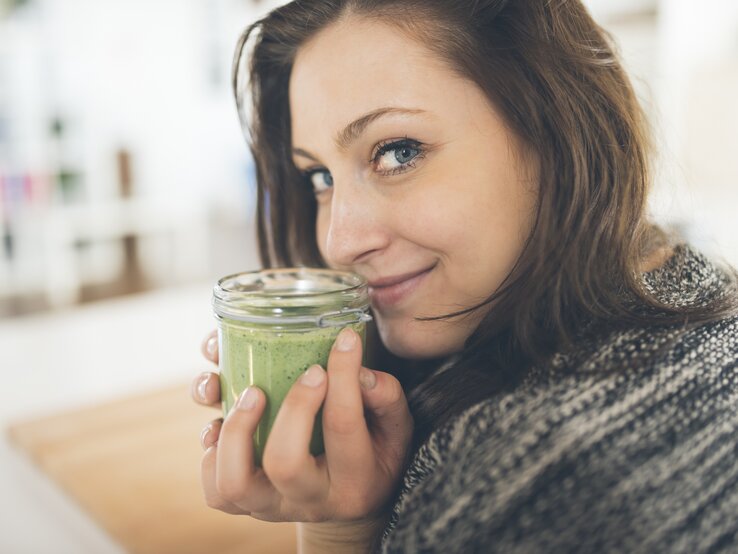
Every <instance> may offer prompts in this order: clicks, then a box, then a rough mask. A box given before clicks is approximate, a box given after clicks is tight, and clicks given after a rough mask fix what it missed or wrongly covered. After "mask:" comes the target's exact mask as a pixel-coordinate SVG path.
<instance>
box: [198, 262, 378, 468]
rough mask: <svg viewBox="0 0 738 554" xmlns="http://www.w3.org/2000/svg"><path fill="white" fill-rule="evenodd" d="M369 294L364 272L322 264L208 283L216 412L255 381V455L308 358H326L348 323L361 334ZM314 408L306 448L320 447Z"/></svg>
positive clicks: (366, 318)
mask: <svg viewBox="0 0 738 554" xmlns="http://www.w3.org/2000/svg"><path fill="white" fill-rule="evenodd" d="M368 309H369V296H368V289H367V283H366V280H365V279H364V278H363V277H361V276H360V275H357V274H355V273H348V272H343V271H334V270H329V269H309V268H287V269H268V270H263V271H253V272H248V273H239V274H236V275H230V276H228V277H224V278H222V279H220V280H219V281H218V282H217V284H216V285H215V287H214V289H213V310H214V312H215V318H216V320H217V322H218V348H219V369H220V390H221V399H222V402H223V415H224V416H226V415H227V414H228V412H229V411H230V410H231V408H232V407H233V405H234V404H235V402H236V400H237V399H238V397H239V395H240V394H241V392H243V391H244V390H245V389H246V388H247V387H249V386H251V385H255V386H257V387H259V388H260V389H261V390H262V391H264V393H265V395H266V398H267V403H266V408H265V410H264V414H263V415H262V417H261V420H260V422H259V426H258V428H257V430H256V433H255V434H254V454H255V456H254V459H255V462H256V463H257V465H260V464H261V457H262V453H263V450H264V445H265V444H266V439H267V437H268V435H269V431H270V429H271V428H272V425H273V423H274V420H275V418H276V416H277V412H278V411H279V407H280V405H281V404H282V401H283V400H284V397H285V396H286V395H287V392H288V391H289V389H290V387H291V386H292V385H293V384H294V382H295V381H296V380H297V378H298V377H299V376H300V375H301V374H302V373H303V372H304V371H305V370H306V369H307V368H308V367H310V366H311V365H313V364H320V365H321V366H322V367H323V368H325V367H326V365H327V363H328V354H329V353H330V350H331V348H332V346H333V342H334V341H335V339H336V336H337V335H338V333H339V331H340V330H341V329H342V328H343V327H345V326H347V325H350V326H351V327H353V329H354V330H355V331H356V332H358V333H359V334H360V336H361V337H362V342H363V341H364V340H365V336H366V334H365V328H366V322H367V321H369V320H371V316H370V315H369V314H368ZM321 413H322V410H321V411H320V412H318V414H317V416H316V419H315V425H314V427H313V436H312V438H311V441H310V452H311V454H313V455H318V454H320V453H322V452H323V430H322V424H321Z"/></svg>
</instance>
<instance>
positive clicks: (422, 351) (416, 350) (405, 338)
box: [377, 317, 465, 360]
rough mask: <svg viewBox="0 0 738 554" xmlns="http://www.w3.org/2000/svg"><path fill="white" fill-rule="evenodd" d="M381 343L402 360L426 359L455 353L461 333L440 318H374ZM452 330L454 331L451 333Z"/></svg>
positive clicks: (462, 344)
mask: <svg viewBox="0 0 738 554" xmlns="http://www.w3.org/2000/svg"><path fill="white" fill-rule="evenodd" d="M377 330H378V332H379V336H380V338H381V339H382V344H384V346H385V348H386V349H387V350H389V351H390V352H391V353H392V354H394V355H395V356H398V357H400V358H404V359H406V360H428V359H432V358H441V357H444V356H448V355H450V354H453V353H455V352H459V351H460V350H462V349H463V346H464V340H465V337H464V336H460V337H457V336H455V335H457V334H459V333H458V331H459V329H454V330H452V329H449V327H448V325H447V324H444V322H441V321H413V320H410V321H406V322H399V321H386V320H384V319H383V318H381V317H377ZM454 331H456V332H454Z"/></svg>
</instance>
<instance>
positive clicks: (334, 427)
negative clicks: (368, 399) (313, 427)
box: [323, 410, 363, 435]
mask: <svg viewBox="0 0 738 554" xmlns="http://www.w3.org/2000/svg"><path fill="white" fill-rule="evenodd" d="M362 422H363V418H361V420H360V419H359V418H357V417H355V416H351V415H344V414H343V413H339V412H337V411H334V410H324V411H323V429H324V431H326V432H328V433H332V434H334V435H351V434H353V433H355V432H356V429H357V428H358V427H359V426H360V425H361V424H362Z"/></svg>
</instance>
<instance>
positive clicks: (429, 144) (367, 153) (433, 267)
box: [289, 17, 536, 359]
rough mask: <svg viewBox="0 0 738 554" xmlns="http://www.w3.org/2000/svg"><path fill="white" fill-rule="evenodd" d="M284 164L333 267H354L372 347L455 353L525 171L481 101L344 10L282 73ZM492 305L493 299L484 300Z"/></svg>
mask: <svg viewBox="0 0 738 554" xmlns="http://www.w3.org/2000/svg"><path fill="white" fill-rule="evenodd" d="M289 95H290V110H291V115H292V141H293V142H292V146H293V158H294V163H295V165H296V166H297V168H298V169H300V170H301V171H303V172H304V173H305V174H306V186H311V187H313V188H314V190H315V194H316V198H317V204H318V215H317V224H316V238H317V242H318V246H319V248H320V252H321V254H322V255H323V257H324V259H325V260H326V262H327V263H328V264H329V265H330V266H331V267H333V268H336V269H344V270H351V271H355V272H357V273H360V274H362V275H364V276H365V277H366V278H367V279H368V281H369V285H370V297H371V302H372V307H373V312H374V315H375V319H376V322H377V327H378V330H379V333H380V336H381V337H382V340H383V342H384V344H385V346H386V347H387V348H388V349H389V350H390V351H391V352H393V353H394V354H396V355H398V356H401V357H405V358H415V359H420V358H433V357H438V356H443V355H447V354H450V353H453V352H456V351H459V350H460V349H461V348H462V347H463V344H464V341H465V339H466V338H467V337H468V336H469V334H470V333H471V332H472V331H473V330H474V328H475V327H476V325H477V324H478V323H479V320H480V319H481V317H482V316H483V315H484V313H475V314H474V315H473V316H471V317H469V316H467V317H462V318H452V319H451V320H446V321H417V320H416V319H415V318H417V317H433V316H440V315H444V314H448V313H451V312H455V311H458V310H461V309H463V308H466V307H469V306H472V305H475V304H477V303H479V302H480V301H482V300H484V299H485V298H487V297H488V296H489V295H490V294H492V293H493V292H494V291H495V289H497V287H498V286H499V285H500V284H501V282H502V281H503V280H504V278H505V277H506V276H507V274H508V272H509V271H510V270H511V269H512V266H513V265H514V263H515V261H516V259H517V257H518V255H519V254H520V252H521V250H522V247H523V244H524V242H525V240H526V238H527V236H528V234H529V232H530V230H531V226H532V222H533V217H534V212H535V202H536V191H535V186H534V185H533V183H534V178H533V177H534V172H533V171H531V168H530V167H527V166H526V165H525V162H523V159H524V156H523V153H522V149H521V147H520V145H519V144H518V141H517V140H516V139H515V137H514V136H513V135H512V134H511V133H510V132H509V131H508V130H507V129H506V127H505V125H504V124H503V121H502V119H501V117H500V116H499V115H498V114H497V113H496V111H495V109H494V108H493V106H492V105H490V103H489V101H488V100H487V98H486V96H485V95H484V94H483V93H482V92H481V90H480V89H479V88H478V87H477V86H476V85H475V84H474V83H472V82H471V81H469V80H466V79H464V78H462V77H460V76H458V75H457V74H456V73H454V72H453V71H452V70H451V69H449V67H448V66H447V65H446V64H445V63H444V62H442V61H441V60H440V59H438V58H437V57H436V56H435V55H434V54H432V53H431V52H430V51H428V50H427V49H425V48H424V47H423V46H422V45H421V44H419V43H418V42H416V41H414V40H413V39H411V38H408V37H407V36H406V35H405V34H403V33H400V32H398V31H397V30H396V29H395V28H393V27H391V26H388V25H385V24H382V23H378V22H375V21H368V20H366V19H360V18H357V17H348V18H344V19H342V20H341V21H339V22H338V23H336V24H334V25H332V26H330V27H328V28H326V29H325V30H323V31H322V32H321V33H319V34H318V35H317V36H316V37H314V38H313V39H312V40H311V41H310V42H308V43H307V44H306V45H305V46H303V47H302V48H301V49H300V51H299V52H298V55H297V57H296V60H295V63H294V68H293V71H292V75H291V79H290V91H289ZM491 309H494V306H493V307H492V308H491Z"/></svg>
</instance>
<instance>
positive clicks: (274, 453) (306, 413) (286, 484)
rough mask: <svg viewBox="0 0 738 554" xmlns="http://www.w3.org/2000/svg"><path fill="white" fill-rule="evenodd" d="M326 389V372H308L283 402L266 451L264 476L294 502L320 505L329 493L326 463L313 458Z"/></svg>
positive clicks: (316, 369)
mask: <svg viewBox="0 0 738 554" xmlns="http://www.w3.org/2000/svg"><path fill="white" fill-rule="evenodd" d="M326 389H327V379H326V374H325V371H323V368H321V367H320V366H318V365H314V366H311V367H310V368H308V370H307V371H306V372H305V373H303V374H302V376H301V377H300V378H299V379H298V380H297V382H296V383H295V384H294V385H292V388H290V390H289V392H288V393H287V396H286V397H285V399H284V401H283V402H282V406H281V407H280V408H279V412H278V413H277V417H276V419H275V420H274V424H273V425H272V429H271V431H270V432H269V439H268V440H267V443H266V447H265V448H264V462H263V467H264V472H265V473H266V474H267V477H269V480H270V481H271V482H272V483H273V484H274V487H275V488H276V489H277V490H278V491H279V492H280V494H282V496H284V497H285V498H289V499H290V500H292V501H293V502H317V501H320V500H322V499H323V498H324V497H325V496H326V495H327V492H328V474H327V469H326V466H325V463H324V462H323V463H320V462H318V460H316V458H314V457H313V456H312V455H311V454H310V438H311V436H312V432H313V427H314V425H315V415H316V414H317V413H318V410H319V409H320V405H321V404H322V403H323V399H324V398H325V392H326ZM324 459H325V458H324V457H323V458H321V460H324Z"/></svg>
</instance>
